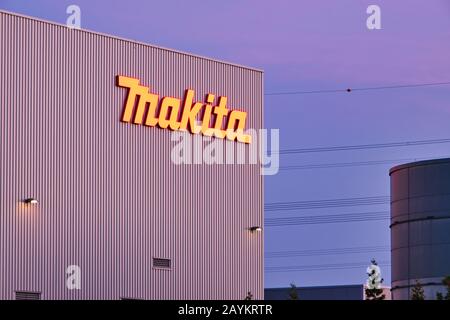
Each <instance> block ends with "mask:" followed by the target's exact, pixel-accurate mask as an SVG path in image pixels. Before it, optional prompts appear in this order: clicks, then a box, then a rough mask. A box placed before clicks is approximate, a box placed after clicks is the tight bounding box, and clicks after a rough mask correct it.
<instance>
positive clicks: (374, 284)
mask: <svg viewBox="0 0 450 320" xmlns="http://www.w3.org/2000/svg"><path fill="white" fill-rule="evenodd" d="M371 263H372V266H378V264H377V262H376V261H375V259H372V261H371ZM370 268H371V267H369V268H368V270H367V275H368V276H369V278H368V279H367V287H366V289H365V290H364V292H365V294H366V300H384V299H385V298H386V295H385V294H384V293H383V289H382V288H381V287H380V286H381V284H382V283H383V281H384V279H383V278H381V273H379V274H375V270H374V269H372V271H371V272H369V270H370Z"/></svg>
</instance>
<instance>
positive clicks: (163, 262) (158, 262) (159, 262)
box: [153, 258, 172, 269]
mask: <svg viewBox="0 0 450 320" xmlns="http://www.w3.org/2000/svg"><path fill="white" fill-rule="evenodd" d="M171 262H172V261H171V260H170V259H163V258H153V267H154V268H162V269H170V268H171V266H172V263H171Z"/></svg>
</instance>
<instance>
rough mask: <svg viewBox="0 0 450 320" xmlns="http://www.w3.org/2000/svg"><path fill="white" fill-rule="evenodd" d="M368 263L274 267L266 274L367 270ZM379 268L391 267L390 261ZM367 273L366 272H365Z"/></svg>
mask: <svg viewBox="0 0 450 320" xmlns="http://www.w3.org/2000/svg"><path fill="white" fill-rule="evenodd" d="M368 265H369V264H368V263H367V262H351V263H332V264H312V265H293V266H273V267H266V269H265V271H266V272H300V271H325V270H338V269H356V268H358V269H359V268H366V267H367V266H368ZM378 265H379V266H381V267H383V266H385V267H386V266H390V265H391V264H390V262H389V261H381V262H379V263H378ZM364 271H365V270H364Z"/></svg>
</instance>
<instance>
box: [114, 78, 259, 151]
mask: <svg viewBox="0 0 450 320" xmlns="http://www.w3.org/2000/svg"><path fill="white" fill-rule="evenodd" d="M117 85H118V86H120V87H124V88H128V89H129V90H128V96H127V100H126V102H125V108H124V110H123V114H122V121H123V122H132V123H134V124H144V125H145V126H150V127H154V126H156V125H158V126H159V127H160V128H163V129H167V128H168V129H171V130H189V131H190V132H191V133H196V134H199V133H201V134H203V135H205V136H215V137H217V138H221V139H224V138H225V137H226V138H227V139H229V140H233V141H234V140H237V141H239V142H243V143H251V142H252V139H251V136H250V135H247V134H244V129H245V122H246V119H247V112H244V111H240V110H231V111H230V110H229V109H227V107H226V106H227V97H224V96H221V97H219V101H218V104H217V105H216V106H213V103H214V97H215V95H214V94H211V93H208V94H207V95H206V102H205V103H203V102H194V90H191V89H187V90H186V94H185V97H184V100H183V101H182V100H181V99H178V98H173V97H162V98H161V99H160V98H159V96H158V95H157V94H154V93H150V89H149V88H148V87H146V86H142V85H140V84H139V80H138V79H135V78H129V77H125V76H117ZM136 98H137V102H136ZM180 108H182V109H181V110H180ZM199 115H202V117H201V118H202V121H201V124H200V122H199V121H198V120H197V118H198V116H199ZM144 116H145V119H144ZM214 117H215V121H213V120H214ZM225 119H226V121H225Z"/></svg>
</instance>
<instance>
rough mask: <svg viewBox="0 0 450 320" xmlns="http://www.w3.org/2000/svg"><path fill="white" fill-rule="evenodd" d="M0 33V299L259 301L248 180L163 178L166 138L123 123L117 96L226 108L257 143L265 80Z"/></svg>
mask: <svg viewBox="0 0 450 320" xmlns="http://www.w3.org/2000/svg"><path fill="white" fill-rule="evenodd" d="M0 26H1V28H0V68H1V69H0V77H1V81H0V102H1V108H0V124H1V127H0V134H1V139H2V143H1V145H0V151H1V152H0V160H1V163H0V170H1V171H0V248H1V252H0V290H1V291H0V298H2V299H13V298H14V291H15V290H24V291H39V292H42V298H43V299H98V298H101V299H118V298H120V297H126V298H145V299H243V298H244V297H245V295H246V294H247V291H251V292H252V293H253V294H254V297H255V299H262V298H263V276H264V275H263V238H264V237H263V234H250V233H249V232H248V231H247V230H246V229H245V228H248V227H250V226H252V225H261V226H262V225H263V221H264V220H263V178H262V176H261V175H260V174H259V166H258V165H248V164H246V165H206V164H205V165H190V166H176V165H173V164H172V163H171V161H170V151H171V147H172V145H173V143H172V142H171V141H170V131H169V130H162V129H158V128H148V127H145V126H135V125H131V124H124V123H121V122H120V115H121V111H122V108H123V102H124V99H125V96H126V90H125V89H123V88H119V87H116V86H115V76H116V75H118V74H122V75H127V76H133V77H136V78H139V79H140V80H141V82H142V83H144V84H145V85H148V86H150V88H151V90H152V91H153V92H156V93H158V94H160V95H161V96H163V95H164V96H167V95H170V96H175V97H180V98H181V97H183V96H184V90H185V89H187V88H193V89H195V92H196V99H197V100H198V101H202V100H203V97H204V95H205V94H206V93H208V92H211V93H215V94H216V97H217V96H219V95H226V96H227V97H228V99H229V100H228V107H231V108H237V109H240V108H241V109H244V110H246V111H247V112H248V119H247V128H255V129H260V128H262V127H263V118H262V112H263V109H262V108H263V100H262V98H263V92H262V90H263V78H262V73H261V72H259V71H255V70H251V69H248V68H245V67H240V66H235V65H229V64H225V63H223V62H217V61H213V60H210V59H204V58H200V57H196V56H192V55H188V54H184V53H179V52H172V51H170V50H167V49H162V48H157V47H152V46H149V45H145V44H140V43H135V42H131V41H127V40H123V39H118V38H113V37H107V36H104V35H100V34H96V33H91V32H86V31H80V30H73V29H68V28H66V27H65V26H61V25H56V24H53V23H48V22H43V21H38V20H34V19H30V18H27V17H22V16H17V15H13V14H9V13H4V12H0ZM235 146H236V143H235ZM247 148H248V146H247ZM30 196H33V197H36V198H37V199H39V205H37V206H25V205H24V204H22V203H21V202H20V200H21V199H23V198H26V197H30ZM153 257H162V258H169V259H171V260H172V270H170V271H168V270H160V269H153V268H152V258H153ZM71 264H76V265H79V266H80V267H81V270H82V289H81V290H67V289H66V287H65V279H66V275H65V269H66V267H67V266H68V265H71Z"/></svg>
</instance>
